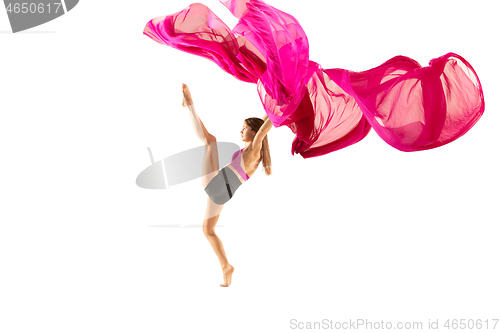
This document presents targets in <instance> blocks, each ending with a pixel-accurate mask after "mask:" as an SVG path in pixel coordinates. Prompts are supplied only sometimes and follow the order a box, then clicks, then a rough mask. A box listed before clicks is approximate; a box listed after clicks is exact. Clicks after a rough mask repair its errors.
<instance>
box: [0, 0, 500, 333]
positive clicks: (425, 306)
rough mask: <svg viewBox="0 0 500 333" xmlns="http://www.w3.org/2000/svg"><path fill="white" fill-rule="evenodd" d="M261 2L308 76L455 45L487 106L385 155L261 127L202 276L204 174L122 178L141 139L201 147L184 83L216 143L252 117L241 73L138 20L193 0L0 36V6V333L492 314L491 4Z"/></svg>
mask: <svg viewBox="0 0 500 333" xmlns="http://www.w3.org/2000/svg"><path fill="white" fill-rule="evenodd" d="M203 3H204V4H206V5H207V6H208V7H209V8H211V9H212V10H213V11H214V12H215V14H216V15H218V16H219V17H220V18H221V19H222V20H224V22H226V24H227V25H228V26H230V27H233V26H234V25H235V24H236V22H237V19H235V18H234V17H232V16H231V14H230V12H229V11H228V10H227V9H226V8H225V7H224V6H223V5H222V4H221V3H219V2H218V1H215V0H207V1H203ZM268 3H269V4H270V5H272V6H274V7H276V8H278V9H280V10H282V11H285V12H287V13H290V14H292V15H294V16H295V17H296V18H297V19H298V20H299V22H300V23H301V24H302V26H303V28H304V30H305V31H306V33H307V34H308V38H309V44H310V59H311V60H313V61H316V62H318V63H320V64H321V65H322V66H323V68H345V69H350V70H354V71H362V70H366V69H370V68H373V67H376V66H378V65H380V64H382V63H383V62H385V61H386V60H388V59H390V58H392V57H393V56H396V55H405V56H409V57H411V58H413V59H415V60H417V61H418V62H419V63H420V64H421V65H423V66H424V65H427V64H428V62H429V60H431V59H432V58H436V57H439V56H441V55H444V54H445V53H447V52H455V53H458V54H459V55H461V56H463V57H464V58H465V59H466V60H467V61H468V62H470V63H471V65H472V66H473V67H474V69H475V70H476V72H477V73H478V75H479V78H480V80H481V83H482V85H483V89H484V95H485V103H486V110H485V113H484V116H483V117H482V118H481V119H480V120H479V122H478V123H477V124H476V125H475V126H474V127H473V128H472V129H471V130H470V131H469V132H468V133H467V134H466V135H464V136H463V137H461V138H459V139H458V140H457V141H455V142H452V143H451V144H448V145H446V146H443V147H440V148H437V149H433V150H429V151H422V152H414V153H404V152H400V151H398V150H396V149H394V148H392V147H390V146H389V145H387V144H386V143H385V142H383V141H382V140H381V139H380V138H379V137H378V136H377V135H376V133H375V132H374V131H371V132H370V134H369V135H368V136H367V137H366V138H365V139H364V140H362V141H361V142H359V143H357V144H355V145H353V146H350V147H347V148H345V149H342V150H340V151H337V152H333V153H331V154H328V155H325V156H320V157H316V158H310V159H303V158H302V157H301V156H300V155H295V156H292V155H291V152H290V150H291V144H292V141H293V138H294V135H293V133H291V131H290V130H289V129H288V128H287V127H280V128H273V129H272V130H271V131H270V132H269V134H268V137H269V144H270V148H271V156H272V162H273V175H272V176H266V175H265V174H264V173H263V172H262V171H261V170H259V171H257V172H256V173H255V174H254V176H252V178H251V179H250V180H249V182H248V183H245V184H244V185H243V186H242V187H241V188H240V189H239V190H238V192H237V194H236V195H235V197H234V199H233V200H231V201H230V202H229V203H228V204H227V205H226V206H225V207H224V209H223V210H222V213H221V216H220V219H219V222H218V225H219V226H220V227H218V228H216V232H217V233H218V235H219V237H220V238H221V240H222V242H223V244H224V247H225V250H226V253H227V255H228V259H229V262H230V263H231V264H232V265H233V266H234V267H235V273H234V275H233V281H232V285H231V286H230V287H229V288H220V287H219V283H222V282H223V281H222V274H221V270H220V266H219V262H218V260H217V257H216V255H215V254H214V252H213V250H212V249H211V247H210V245H209V243H208V241H207V240H206V239H205V237H204V235H203V232H202V230H201V228H200V225H201V223H202V219H203V215H204V211H205V204H206V194H205V193H204V191H203V189H202V186H201V181H200V180H199V179H197V180H194V181H191V182H188V183H185V184H182V185H177V186H174V187H171V188H170V189H168V190H145V189H142V188H139V187H137V186H136V184H135V179H136V177H137V175H138V174H139V173H140V172H141V171H142V170H143V169H144V168H146V167H147V166H148V165H150V163H151V162H150V158H149V154H148V151H147V147H151V149H152V151H153V156H154V158H155V159H156V160H158V159H160V158H164V157H167V156H169V155H172V154H175V153H178V152H181V151H184V150H186V149H190V148H193V147H196V146H199V145H200V144H201V142H200V141H199V139H198V138H197V137H196V136H195V134H194V132H193V130H192V127H191V124H190V122H189V118H188V114H187V110H185V109H184V108H182V107H181V102H182V93H181V83H186V84H188V85H189V87H190V89H191V92H192V94H193V99H194V102H195V105H196V108H197V112H198V114H199V116H200V117H201V119H202V120H203V122H204V123H205V125H206V127H207V128H208V130H209V131H210V132H212V133H213V134H214V135H215V136H216V137H217V139H218V140H219V141H229V142H234V143H237V144H239V145H240V146H241V147H243V146H244V144H243V142H241V141H240V140H241V139H240V134H239V132H240V130H241V125H242V122H243V119H245V118H247V117H252V116H257V117H261V116H263V115H264V110H263V108H262V105H261V103H260V99H259V97H258V95H257V91H256V86H255V85H253V84H250V83H244V82H240V81H238V80H236V79H235V78H233V77H232V76H230V75H229V74H226V73H225V72H223V71H222V70H221V69H219V67H218V66H217V65H216V64H214V63H212V62H210V61H208V60H206V59H202V58H199V57H196V56H194V55H190V54H186V53H182V52H180V51H177V50H174V49H172V48H169V47H166V46H162V45H160V44H158V43H155V42H154V41H152V40H151V39H149V38H148V37H147V36H145V35H143V34H142V30H143V28H144V26H145V24H146V23H147V22H148V21H149V20H150V19H152V18H154V17H157V16H164V15H169V14H173V13H175V12H178V11H180V10H182V9H184V8H185V7H187V6H188V5H189V4H190V2H189V1H153V0H146V1H142V2H140V3H133V2H120V1H105V2H104V1H100V2H98V1H89V0H86V1H81V2H80V3H79V4H78V6H77V7H75V8H74V9H73V10H72V11H71V12H69V13H68V14H66V15H64V16H63V17H60V18H59V19H56V20H54V21H51V22H48V23H46V24H44V25H42V26H39V27H35V28H33V29H30V30H27V31H24V32H20V33H17V34H12V33H11V32H10V26H9V22H8V19H7V14H6V13H4V12H3V11H0V12H1V13H0V43H1V44H0V45H1V50H2V55H1V57H0V59H1V61H2V70H1V76H0V89H1V96H2V97H1V104H0V105H1V120H2V121H1V122H0V126H1V130H0V138H1V152H2V155H1V156H2V163H1V171H2V172H1V175H0V177H1V197H2V209H1V210H0V212H1V213H0V214H1V215H0V221H1V222H0V228H1V229H0V307H1V308H0V311H1V313H2V319H1V320H0V331H1V332H9V333H11V332H39V331H48V330H50V331H51V332H90V331H91V332H111V331H120V332H151V333H152V332H195V331H206V330H208V331H212V330H213V329H215V328H216V329H217V330H218V331H219V332H256V331H259V332H260V331H262V332H288V331H293V329H292V328H291V325H290V321H291V320H292V319H296V320H297V321H301V322H312V321H321V320H323V319H329V320H334V321H349V320H357V319H366V320H371V321H373V322H380V321H382V320H384V322H387V321H392V322H398V321H402V322H404V321H412V322H413V321H421V322H423V324H424V330H425V328H426V325H427V323H428V320H429V319H431V320H436V319H439V320H440V324H441V323H443V322H444V321H445V320H446V319H462V318H465V319H474V320H477V319H483V320H486V319H490V322H491V319H493V318H498V314H499V310H500V308H499V305H498V302H497V300H498V298H499V296H500V290H499V286H498V280H499V278H500V276H499V275H500V272H499V268H498V264H497V262H498V258H497V256H498V253H499V247H500V245H499V242H498V232H499V227H498V224H499V222H500V218H499V217H500V214H499V213H498V210H497V209H496V208H495V205H496V204H497V203H498V201H499V194H498V187H499V186H500V181H499V177H498V173H497V170H499V166H500V165H499V159H498V151H499V148H498V146H499V141H500V139H499V137H498V134H497V133H498V131H497V130H496V125H497V124H498V123H500V117H499V115H498V112H497V111H498V109H499V106H500V102H499V97H498V91H499V90H500V89H499V88H500V84H499V83H498V80H497V78H498V77H499V74H500V73H499V71H498V67H497V64H496V52H495V51H496V48H497V42H496V39H497V36H496V35H497V31H498V29H499V25H498V23H495V22H497V20H496V17H495V10H496V8H497V4H496V2H495V1H481V2H479V3H477V4H466V3H462V2H457V1H441V0H437V1H420V2H418V3H415V2H409V1H326V0H322V1H319V0H310V1H307V2H303V1H301V2H295V1H293V2H291V1H285V0H272V1H271V0H270V1H269V2H268ZM276 207H281V208H279V209H277V208H276ZM499 326H500V324H499ZM498 329H500V328H499V327H498V326H497V330H498ZM296 330H297V329H296ZM465 331H466V330H465Z"/></svg>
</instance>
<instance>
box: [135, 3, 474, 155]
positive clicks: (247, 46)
mask: <svg viewBox="0 0 500 333" xmlns="http://www.w3.org/2000/svg"><path fill="white" fill-rule="evenodd" d="M221 2H222V3H223V4H224V5H225V6H226V7H227V8H228V9H229V10H230V11H231V13H232V14H233V15H234V16H235V17H237V18H238V19H239V22H238V24H237V25H236V26H235V27H234V28H233V29H232V30H231V29H229V27H228V26H227V25H226V24H224V22H222V21H221V20H220V19H219V18H218V17H217V16H216V15H215V14H214V13H213V12H212V11H211V10H210V9H209V8H208V7H206V6H205V5H203V4H200V3H194V4H191V5H190V6H188V7H187V8H186V9H184V10H182V11H180V12H178V13H175V14H173V15H168V16H162V17H157V18H154V19H152V20H151V21H149V22H148V23H147V24H146V27H145V28H144V34H145V35H147V36H149V37H150V38H151V39H153V40H155V41H156V42H158V43H160V44H164V45H168V46H171V47H173V48H175V49H178V50H181V51H184V52H188V53H191V54H195V55H198V56H201V57H205V58H207V59H209V60H211V61H213V62H215V63H216V64H217V65H219V67H220V68H222V69H223V70H224V71H226V72H227V73H229V74H231V75H233V76H234V77H236V78H237V79H239V80H242V81H245V82H252V83H255V84H257V91H258V94H259V96H260V99H261V101H262V104H263V106H264V109H265V110H266V113H267V115H268V116H269V119H270V121H271V122H272V123H273V126H274V127H279V126H283V125H286V126H288V127H289V128H290V129H291V130H292V132H293V133H294V134H295V135H296V137H295V139H294V141H293V143H292V149H291V152H292V155H293V154H294V153H296V154H300V155H302V157H304V158H310V157H314V156H320V155H325V154H328V153H330V152H332V151H335V150H339V149H342V148H344V147H347V146H349V145H352V144H354V143H356V142H358V141H360V140H361V139H363V138H364V137H365V136H366V135H367V134H368V132H369V131H370V129H371V128H372V127H373V129H374V130H375V132H376V133H377V134H378V135H379V136H380V137H381V138H382V139H383V140H384V141H385V142H387V143H388V144H389V145H391V146H392V147H394V148H396V149H399V150H401V151H408V152H409V151H419V150H426V149H432V148H436V147H439V146H442V145H445V144H447V143H449V142H451V141H453V140H456V139H457V138H459V137H460V136H462V135H464V134H465V133H466V132H467V131H468V130H469V129H470V128H471V127H472V126H473V125H474V124H475V123H476V122H477V121H478V120H479V118H480V117H481V115H482V114H483V112H484V97H483V90H482V87H481V83H480V82H479V78H478V76H477V74H476V72H475V71H474V69H473V68H472V66H471V65H470V64H469V63H468V62H467V61H466V60H465V59H464V58H462V57H461V56H459V55H458V54H455V53H448V54H445V55H443V56H441V57H439V58H436V59H432V60H431V61H430V62H429V66H426V67H422V66H420V65H419V64H418V63H417V62H416V61H415V60H413V59H411V58H408V57H404V56H396V57H394V58H392V59H389V60H388V61H386V62H385V63H383V64H382V65H380V66H378V67H375V68H372V69H369V70H366V71H363V72H353V71H349V70H345V69H340V68H335V69H323V68H321V66H320V65H319V64H318V63H315V62H314V61H311V60H309V43H308V40H307V36H306V34H305V32H304V30H303V29H302V27H301V26H300V24H299V22H298V21H297V20H296V19H295V18H294V17H293V16H291V15H290V14H288V13H285V12H282V11H280V10H278V9H276V8H274V7H272V6H270V5H268V4H266V3H264V2H262V1H260V0H227V1H222V0H221Z"/></svg>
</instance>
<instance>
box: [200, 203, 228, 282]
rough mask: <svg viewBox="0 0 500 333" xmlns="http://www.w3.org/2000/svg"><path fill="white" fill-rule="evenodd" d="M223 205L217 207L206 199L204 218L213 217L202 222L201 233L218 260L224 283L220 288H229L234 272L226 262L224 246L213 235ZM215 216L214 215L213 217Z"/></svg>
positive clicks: (215, 235)
mask: <svg viewBox="0 0 500 333" xmlns="http://www.w3.org/2000/svg"><path fill="white" fill-rule="evenodd" d="M222 207H224V205H217V204H216V203H214V202H213V201H212V199H210V197H208V198H207V210H206V213H205V216H207V215H208V216H213V217H209V218H207V219H205V220H203V233H204V234H205V237H207V239H208V241H209V242H210V245H212V249H213V250H214V252H215V254H216V255H217V258H219V262H220V266H221V268H222V275H223V277H224V283H223V284H221V285H220V286H221V287H229V285H230V284H231V277H232V275H233V272H234V267H233V266H231V265H230V264H229V261H227V257H226V252H225V251H224V246H223V245H222V242H221V240H220V238H219V237H218V236H217V234H216V233H215V225H216V224H217V221H218V220H219V215H220V212H221V210H222ZM215 214H216V215H215Z"/></svg>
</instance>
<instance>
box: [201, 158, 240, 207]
mask: <svg viewBox="0 0 500 333" xmlns="http://www.w3.org/2000/svg"><path fill="white" fill-rule="evenodd" d="M241 184H242V183H241V181H240V179H239V178H238V176H236V174H235V173H234V171H233V170H232V169H231V168H229V167H228V166H225V167H224V168H222V170H219V173H218V174H217V176H215V177H214V178H212V180H211V181H210V183H208V185H207V187H206V188H205V192H207V194H208V196H209V197H210V199H212V201H213V202H215V203H216V204H218V205H223V204H225V203H226V202H228V201H229V199H231V198H232V197H233V195H234V192H236V190H237V189H238V187H240V186H241Z"/></svg>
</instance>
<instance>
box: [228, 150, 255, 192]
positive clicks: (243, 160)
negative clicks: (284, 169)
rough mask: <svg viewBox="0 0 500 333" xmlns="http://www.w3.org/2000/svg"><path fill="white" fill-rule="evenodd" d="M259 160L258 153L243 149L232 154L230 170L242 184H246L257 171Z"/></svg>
mask: <svg viewBox="0 0 500 333" xmlns="http://www.w3.org/2000/svg"><path fill="white" fill-rule="evenodd" d="M259 159H260V151H259V152H252V151H251V150H250V149H249V148H248V147H246V148H243V149H241V150H239V151H237V152H235V153H234V154H233V158H232V161H231V163H229V164H228V167H229V168H231V169H232V170H233V171H234V173H235V174H236V176H238V178H239V179H240V180H241V182H242V183H244V182H246V181H247V180H248V179H249V178H250V177H251V176H252V175H253V174H254V173H255V170H257V167H258V165H259V163H258V161H259Z"/></svg>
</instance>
